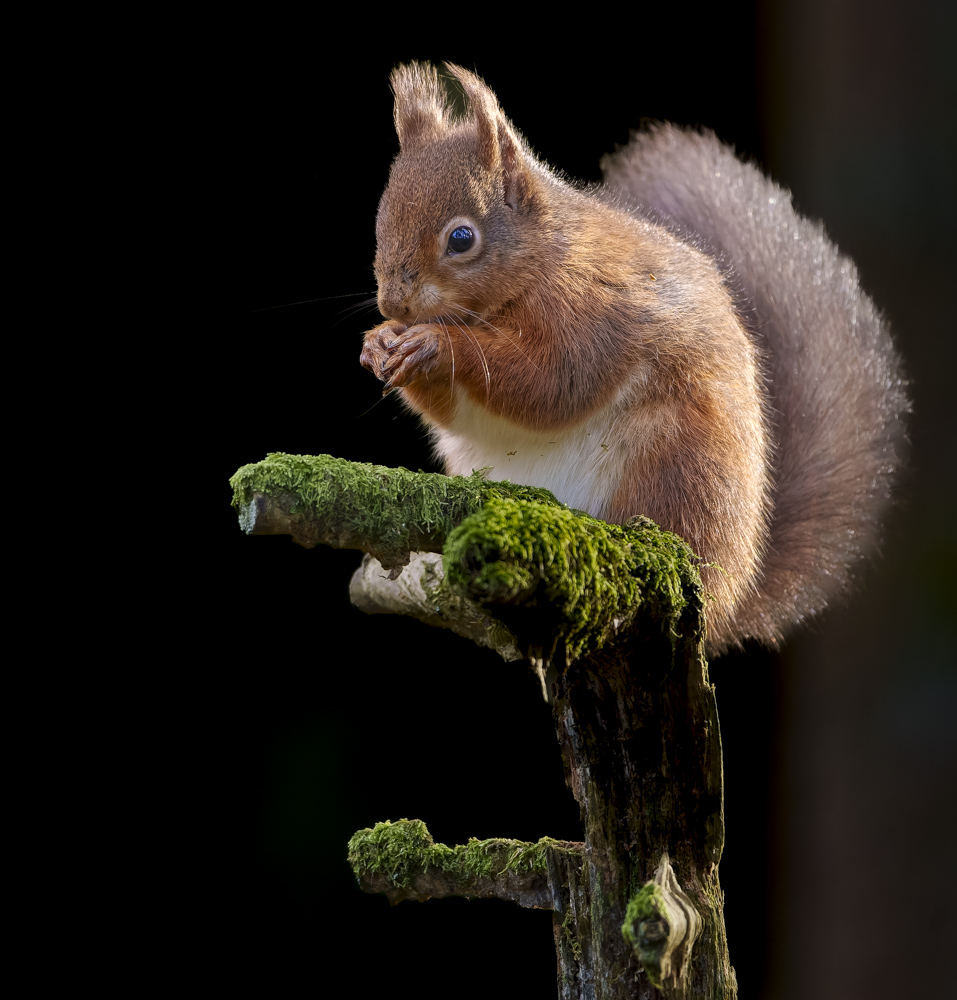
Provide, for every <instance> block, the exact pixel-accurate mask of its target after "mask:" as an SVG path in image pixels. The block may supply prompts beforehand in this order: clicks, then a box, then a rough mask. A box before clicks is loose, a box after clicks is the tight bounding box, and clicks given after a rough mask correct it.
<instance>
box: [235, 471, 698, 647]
mask: <svg viewBox="0 0 957 1000" xmlns="http://www.w3.org/2000/svg"><path fill="white" fill-rule="evenodd" d="M230 482H231V484H232V487H233V491H234V495H233V503H234V504H236V505H240V506H241V505H245V504H248V503H249V501H250V499H251V498H252V495H253V494H254V493H263V494H266V495H270V496H279V495H282V496H288V497H292V498H293V512H294V513H295V512H296V511H297V510H303V511H306V512H307V513H308V516H309V517H311V518H314V519H315V520H316V521H318V522H320V523H322V524H323V525H324V526H325V528H326V537H327V538H328V537H330V536H331V537H332V538H340V539H344V538H348V539H349V540H350V541H349V542H348V544H350V545H352V546H353V547H357V548H366V550H367V551H371V552H373V553H374V554H375V555H376V556H377V557H378V558H379V560H380V561H381V562H382V564H383V566H385V567H387V568H392V567H400V566H402V565H404V564H405V563H406V562H407V560H408V553H409V551H411V550H415V549H428V550H431V551H439V550H441V549H442V546H443V543H444V546H445V547H444V565H445V574H446V580H447V582H448V585H449V586H450V587H451V589H452V590H453V591H454V592H456V593H459V594H463V595H466V596H468V597H470V598H472V599H473V600H478V601H480V602H484V603H487V604H490V605H494V606H495V610H494V611H493V614H494V615H495V616H496V617H502V618H503V620H505V621H506V624H507V625H509V626H510V627H512V629H513V631H514V632H515V634H516V635H518V636H520V637H521V638H522V641H523V643H524V651H525V652H526V653H527V654H528V655H530V656H532V657H534V658H536V659H546V660H549V661H550V660H552V658H553V657H554V655H555V653H556V651H557V650H558V649H562V650H563V652H564V658H565V661H566V663H570V662H572V661H573V660H575V659H577V658H578V657H580V656H582V655H585V654H587V653H590V652H593V651H594V650H596V649H599V648H600V647H601V646H602V645H604V644H605V643H606V642H608V641H609V640H610V639H612V638H613V637H614V636H616V635H617V634H618V633H619V632H621V631H622V630H625V629H627V628H628V627H629V626H630V625H631V624H632V622H633V619H634V617H635V614H636V613H637V611H638V610H639V608H644V609H645V610H646V611H647V612H648V613H649V615H650V616H651V617H652V618H654V619H655V620H656V621H658V622H660V623H661V624H662V627H663V628H665V629H666V630H667V631H668V632H670V633H672V634H673V633H674V627H675V624H676V622H677V620H678V617H679V616H680V615H681V613H682V610H683V609H684V607H685V605H686V604H687V602H688V600H689V595H691V594H692V593H697V591H698V588H700V582H699V579H698V574H697V570H696V569H695V566H694V556H693V555H692V553H691V551H690V549H689V548H688V547H687V545H685V543H684V542H682V541H681V539H679V538H678V537H677V536H676V535H672V534H670V533H669V532H666V531H662V530H661V529H659V528H658V527H657V526H656V525H655V524H654V523H653V522H651V521H650V520H648V518H645V517H637V518H633V519H632V521H631V522H629V524H628V525H627V526H620V525H613V524H606V523H605V522H603V521H598V520H595V519H594V518H591V517H588V516H587V515H584V514H582V513H581V512H579V511H574V510H571V509H570V508H568V507H566V506H565V505H563V504H560V503H558V501H556V500H555V498H554V497H553V496H552V494H551V493H549V492H548V491H547V490H542V489H534V488H531V487H527V486H516V485H513V484H512V483H508V482H505V483H498V482H490V481H488V480H486V479H484V478H483V476H482V474H481V473H480V472H476V473H473V474H472V475H471V476H443V475H439V474H434V473H425V472H410V471H409V470H408V469H403V468H396V469H392V468H387V467H386V466H381V465H366V464H363V463H359V462H347V461H345V460H344V459H337V458H333V457H332V456H330V455H317V456H308V455H286V454H281V453H276V454H272V455H269V456H268V457H267V458H266V459H265V460H264V461H262V462H257V463H255V464H253V465H247V466H244V467H243V468H242V469H240V470H239V471H238V472H237V473H236V474H235V475H234V476H233V477H232V479H231V480H230ZM440 590H441V588H439V589H438V590H437V599H436V604H437V607H441V604H442V599H441V597H440V595H439V592H440ZM698 599H700V598H698ZM510 605H511V606H521V607H522V609H523V613H522V617H520V618H517V619H514V618H513V619H512V620H508V614H509V612H508V611H507V610H505V611H504V613H502V614H500V610H501V609H507V608H508V606H510ZM530 607H533V608H535V609H536V614H535V615H528V614H527V610H528V609H529V608H530Z"/></svg>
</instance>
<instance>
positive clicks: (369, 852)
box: [349, 819, 582, 909]
mask: <svg viewBox="0 0 957 1000" xmlns="http://www.w3.org/2000/svg"><path fill="white" fill-rule="evenodd" d="M581 848H582V845H581V844H570V843H567V842H562V841H557V840H552V839H551V838H549V837H543V838H542V839H541V840H539V841H538V842H537V843H534V844H529V843H526V842H524V841H521V840H501V839H491V840H476V839H475V838H474V837H473V838H472V839H471V840H469V842H468V843H467V844H464V845H461V846H458V847H447V846H446V845H445V844H436V843H435V841H434V840H433V839H432V835H431V834H430V833H429V831H428V829H426V826H425V823H423V822H422V821H421V820H417V819H412V820H409V819H401V820H398V821H397V822H395V823H389V822H386V823H377V824H376V825H375V827H373V829H371V830H360V831H359V832H358V833H357V834H355V836H353V838H352V839H351V840H350V841H349V863H350V864H351V865H352V870H353V871H354V872H355V874H356V878H358V879H359V884H360V885H361V886H362V888H363V889H364V890H365V891H366V892H381V893H384V894H385V895H386V897H387V898H388V900H389V902H390V903H393V904H395V903H399V902H401V901H402V900H404V899H412V900H417V901H419V902H424V901H425V900H427V899H433V898H439V897H442V896H469V897H475V898H484V899H488V898H495V899H508V900H511V901H513V902H515V903H518V904H519V905H520V906H528V907H535V908H538V909H553V908H555V899H554V897H553V893H552V889H551V888H550V887H549V871H550V869H554V867H555V864H556V862H557V861H559V860H560V861H561V863H562V865H563V866H567V865H569V864H571V865H573V866H574V867H576V868H580V867H581Z"/></svg>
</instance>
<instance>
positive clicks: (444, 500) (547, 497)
mask: <svg viewBox="0 0 957 1000" xmlns="http://www.w3.org/2000/svg"><path fill="white" fill-rule="evenodd" d="M229 482H230V485H231V486H232V488H233V505H234V506H242V505H244V504H247V503H249V501H250V500H251V499H252V496H253V494H254V493H263V494H266V495H267V496H276V495H279V494H283V493H291V494H293V495H294V496H296V497H297V498H298V500H299V503H298V504H297V505H296V506H294V507H293V511H292V512H293V513H296V512H297V511H298V510H306V511H309V512H310V513H311V514H313V515H314V516H315V517H316V518H317V519H319V520H322V521H327V522H329V523H333V524H345V525H347V526H348V530H349V532H350V533H351V534H354V535H358V536H364V537H368V538H374V539H376V540H377V541H378V542H379V545H378V549H379V550H380V551H383V552H384V551H390V550H395V551H397V552H401V551H402V550H403V548H404V550H405V551H406V552H408V550H409V548H410V545H409V540H410V538H411V537H414V536H415V535H416V534H418V535H421V534H430V535H435V536H436V537H437V538H438V539H439V544H440V545H441V541H442V540H444V538H445V536H446V535H447V534H448V533H449V532H450V531H451V530H452V529H453V528H454V527H455V526H456V525H457V524H459V523H460V522H461V521H462V520H463V519H464V518H465V517H467V516H468V515H469V514H471V513H473V512H474V511H476V510H478V509H480V508H481V507H482V505H483V504H484V503H486V502H487V500H488V499H489V498H491V497H505V496H508V497H513V498H516V499H528V500H536V501H538V502H543V503H550V504H553V505H555V506H560V505H559V504H558V501H557V500H556V499H555V498H554V496H552V494H551V493H549V492H548V490H542V489H535V488H532V487H529V486H515V485H513V484H512V483H497V482H490V481H489V480H487V479H485V478H484V477H483V474H482V473H481V472H473V473H472V475H471V476H443V475H440V474H438V473H430V472H410V471H409V470H408V469H403V468H401V467H400V468H395V469H393V468H389V467H387V466H384V465H368V464H365V463H362V462H348V461H346V460H345V459H341V458H333V457H332V456H331V455H286V454H283V453H281V452H275V453H273V454H271V455H267V456H266V458H265V459H264V460H263V461H261V462H255V463H254V464H252V465H244V466H243V467H242V468H241V469H239V470H238V471H237V472H236V474H235V475H234V476H233V477H232V478H231V479H230V481H229Z"/></svg>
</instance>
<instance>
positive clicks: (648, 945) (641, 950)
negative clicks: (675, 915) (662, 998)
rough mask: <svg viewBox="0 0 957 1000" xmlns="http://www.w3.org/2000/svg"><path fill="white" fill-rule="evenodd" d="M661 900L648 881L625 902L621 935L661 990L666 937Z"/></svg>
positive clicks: (659, 891) (657, 887)
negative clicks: (662, 960)
mask: <svg viewBox="0 0 957 1000" xmlns="http://www.w3.org/2000/svg"><path fill="white" fill-rule="evenodd" d="M666 913H667V910H666V909H665V902H664V897H663V895H662V892H661V888H660V887H659V886H658V885H657V884H656V883H654V882H648V883H647V884H646V885H644V886H642V888H641V889H639V890H638V892H637V893H636V894H635V895H634V896H632V897H631V899H630V900H629V901H628V907H627V909H626V910H625V922H624V923H623V924H622V927H621V933H622V935H623V936H624V938H625V940H626V941H627V942H628V944H630V945H631V947H632V948H634V950H635V953H636V954H637V955H638V959H639V960H640V962H641V964H642V966H643V967H644V970H645V972H646V973H647V975H648V978H649V979H650V980H651V982H652V983H653V985H655V986H656V987H658V988H659V989H660V988H661V984H662V975H661V959H662V953H663V950H664V944H665V943H666V938H667V933H668V931H667V923H666V921H665V914H666Z"/></svg>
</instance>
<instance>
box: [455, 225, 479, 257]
mask: <svg viewBox="0 0 957 1000" xmlns="http://www.w3.org/2000/svg"><path fill="white" fill-rule="evenodd" d="M474 242H475V233H473V232H472V230H471V229H469V227H468V226H459V227H458V229H453V230H452V233H451V235H450V236H449V250H450V251H451V252H452V253H465V251H466V250H468V249H469V248H470V247H471V246H472V244H473V243H474Z"/></svg>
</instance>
